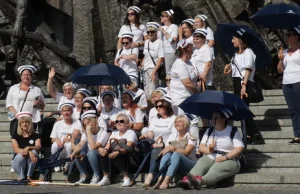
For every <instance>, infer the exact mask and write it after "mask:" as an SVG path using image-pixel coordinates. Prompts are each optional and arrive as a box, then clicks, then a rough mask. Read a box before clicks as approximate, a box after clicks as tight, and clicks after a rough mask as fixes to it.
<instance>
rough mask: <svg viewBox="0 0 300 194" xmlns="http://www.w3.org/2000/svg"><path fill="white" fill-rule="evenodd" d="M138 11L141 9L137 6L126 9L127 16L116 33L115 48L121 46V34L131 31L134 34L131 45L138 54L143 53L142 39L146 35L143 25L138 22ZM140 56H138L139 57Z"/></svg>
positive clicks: (145, 37)
mask: <svg viewBox="0 0 300 194" xmlns="http://www.w3.org/2000/svg"><path fill="white" fill-rule="evenodd" d="M140 12H141V9H140V8H139V7H137V6H131V7H129V8H128V9H127V17H126V18H125V20H124V25H123V26H122V27H121V29H120V31H119V34H118V37H119V39H118V44H117V49H121V48H122V34H124V32H131V33H132V34H133V35H134V37H133V43H132V45H131V47H132V48H138V50H139V53H140V55H141V54H142V53H143V45H144V41H145V40H147V39H148V36H147V33H146V27H145V25H143V24H141V22H140ZM141 58H142V57H140V56H139V59H141Z"/></svg>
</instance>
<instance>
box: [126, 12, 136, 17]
mask: <svg viewBox="0 0 300 194" xmlns="http://www.w3.org/2000/svg"><path fill="white" fill-rule="evenodd" d="M132 15H135V13H133V12H132V13H127V16H132Z"/></svg>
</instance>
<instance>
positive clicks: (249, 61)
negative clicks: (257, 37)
mask: <svg viewBox="0 0 300 194" xmlns="http://www.w3.org/2000/svg"><path fill="white" fill-rule="evenodd" d="M244 52H245V56H244V64H243V66H244V68H249V69H253V67H254V65H255V56H254V53H253V51H252V50H251V49H246V50H245V51H244Z"/></svg>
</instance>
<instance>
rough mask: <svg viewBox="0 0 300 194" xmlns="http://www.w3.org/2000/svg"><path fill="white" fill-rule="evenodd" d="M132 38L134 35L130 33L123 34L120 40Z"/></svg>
mask: <svg viewBox="0 0 300 194" xmlns="http://www.w3.org/2000/svg"><path fill="white" fill-rule="evenodd" d="M133 37H134V35H133V34H132V33H131V32H124V33H123V34H122V35H121V38H133Z"/></svg>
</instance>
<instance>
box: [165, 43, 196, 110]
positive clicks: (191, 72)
mask: <svg viewBox="0 0 300 194" xmlns="http://www.w3.org/2000/svg"><path fill="white" fill-rule="evenodd" d="M177 48H178V54H179V56H178V59H176V61H175V62H174V64H173V66H172V69H171V83H170V93H171V99H172V107H173V110H174V114H175V115H182V114H184V112H183V111H182V110H181V109H180V108H179V107H178V105H179V104H180V103H181V102H182V101H184V100H185V99H186V98H187V97H189V96H191V95H192V94H194V93H196V92H197V91H198V89H197V86H196V83H197V78H198V74H197V70H196V68H195V67H194V66H193V65H192V64H191V63H190V59H191V56H192V54H193V45H192V44H191V43H189V42H187V41H185V40H182V41H180V42H179V43H178V46H177Z"/></svg>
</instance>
